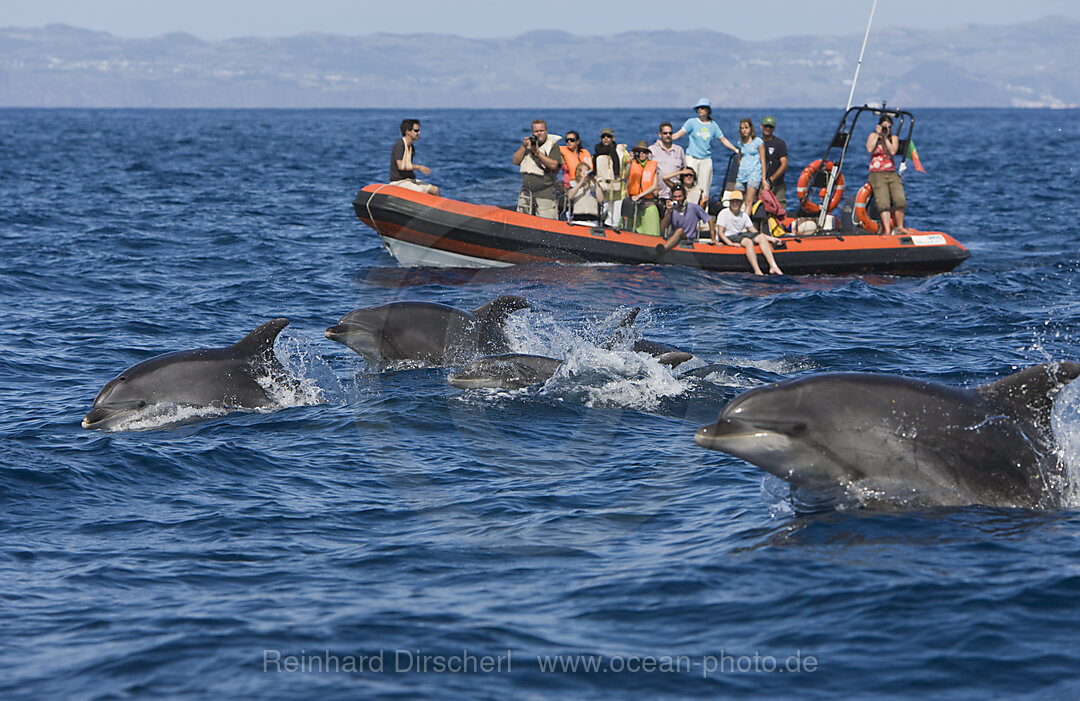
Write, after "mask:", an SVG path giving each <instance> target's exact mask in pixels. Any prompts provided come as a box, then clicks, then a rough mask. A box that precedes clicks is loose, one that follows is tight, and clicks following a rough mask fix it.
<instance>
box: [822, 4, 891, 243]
mask: <svg viewBox="0 0 1080 701" xmlns="http://www.w3.org/2000/svg"><path fill="white" fill-rule="evenodd" d="M876 9H877V0H874V4H873V5H871V6H870V19H868V20H866V34H864V35H863V38H862V48H861V49H859V61H858V63H856V64H855V76H854V77H853V78H852V79H851V92H850V93H848V98H847V107H845V108H844V119H843V121H842V122H841V127H843V126H845V125H846V122H847V114H848V111H849V110H850V109H851V101H852V100H853V99H854V98H855V84H856V83H858V82H859V69H860V68H862V59H863V54H864V53H866V42H867V40H868V39H869V38H870V25H871V24H873V22H874V10H876ZM882 106H883V107H884V105H882ZM851 128H852V129H854V128H855V122H852V123H851ZM850 139H851V132H848V133H847V134H846V135H845V137H844V150H843V151H841V152H840V166H841V167H842V166H843V163H844V154H845V153H847V144H848V141H849V140H850ZM830 148H832V147H830ZM839 175H840V167H837V168H833V169H832V170H830V171H829V181H828V184H827V185H826V186H825V197H824V198H822V200H821V204H822V207H821V212H820V213H819V214H818V221H817V225H818V228H819V229H820V228H824V226H825V219H826V218H827V217H828V216H829V206H828V202H829V198H830V197H832V193H833V191H834V190H835V188H836V179H837V177H838V176H839Z"/></svg>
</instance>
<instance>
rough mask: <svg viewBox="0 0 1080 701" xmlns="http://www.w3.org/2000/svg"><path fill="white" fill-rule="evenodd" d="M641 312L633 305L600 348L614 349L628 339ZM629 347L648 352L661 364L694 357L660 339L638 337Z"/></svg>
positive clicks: (674, 364) (672, 363) (671, 363)
mask: <svg viewBox="0 0 1080 701" xmlns="http://www.w3.org/2000/svg"><path fill="white" fill-rule="evenodd" d="M640 313H641V307H634V308H633V309H631V310H630V311H629V312H627V313H626V316H624V317H623V319H622V320H621V321H620V322H619V323H618V325H617V326H616V327H615V331H614V332H613V333H612V334H611V338H609V339H608V340H607V341H605V342H604V343H603V344H601V346H600V347H601V348H603V349H604V350H614V348H615V346H617V345H619V342H620V341H628V340H629V338H628V336H629V335H630V334H632V333H633V331H631V330H630V329H631V328H632V327H633V325H634V321H635V320H636V319H637V317H638V314H640ZM630 349H631V350H633V351H634V352H635V353H648V354H649V355H651V356H652V357H654V358H656V360H657V362H659V363H660V364H661V365H669V366H671V367H675V366H677V365H681V364H682V363H685V362H686V361H687V360H690V359H691V358H693V357H694V354H693V353H688V352H686V351H684V350H682V349H681V348H676V347H675V346H672V345H668V344H667V343H661V342H660V341H649V340H647V339H644V338H639V339H638V340H636V341H634V343H633V345H631V346H630Z"/></svg>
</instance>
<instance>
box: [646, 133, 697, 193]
mask: <svg viewBox="0 0 1080 701" xmlns="http://www.w3.org/2000/svg"><path fill="white" fill-rule="evenodd" d="M673 133H675V132H674V130H673V129H672V128H671V122H661V123H660V132H659V136H660V138H658V139H657V140H656V142H655V143H653V145H652V146H650V147H649V151H650V152H651V153H652V157H653V160H654V161H656V170H657V171H659V173H660V189H659V190H658V191H657V193H656V194H657V196H658V197H659V198H660V201H661V202H662V203H663V204H664V205H665V209H666V206H667V203H668V201H669V200H671V186H672V185H674V184H676V183H678V182H679V178H680V177H681V176H682V174H683V173H685V172H688V171H690V168H687V167H686V152H685V151H683V148H682V146H679V145H678V144H677V143H675V142H674V141H673V140H672V137H671V135H672V134H673Z"/></svg>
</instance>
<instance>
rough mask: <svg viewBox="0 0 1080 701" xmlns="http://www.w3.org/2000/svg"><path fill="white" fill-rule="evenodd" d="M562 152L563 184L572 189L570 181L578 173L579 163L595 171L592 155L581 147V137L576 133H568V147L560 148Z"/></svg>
mask: <svg viewBox="0 0 1080 701" xmlns="http://www.w3.org/2000/svg"><path fill="white" fill-rule="evenodd" d="M559 151H561V152H562V182H563V186H564V187H570V181H571V180H573V179H574V175H575V174H576V173H577V167H578V164H579V163H584V164H585V165H587V166H589V170H592V169H593V160H592V154H591V153H589V152H588V151H587V150H586V149H584V148H582V146H581V135H580V134H578V133H577V132H576V131H568V132H566V146H560V147H559Z"/></svg>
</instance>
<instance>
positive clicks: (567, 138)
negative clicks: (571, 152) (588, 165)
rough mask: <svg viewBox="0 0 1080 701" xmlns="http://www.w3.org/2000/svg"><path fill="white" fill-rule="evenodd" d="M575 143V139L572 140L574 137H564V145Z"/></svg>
mask: <svg viewBox="0 0 1080 701" xmlns="http://www.w3.org/2000/svg"><path fill="white" fill-rule="evenodd" d="M575 141H577V139H575V138H574V137H572V136H568V137H566V143H568V144H572V143H574V142H575Z"/></svg>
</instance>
